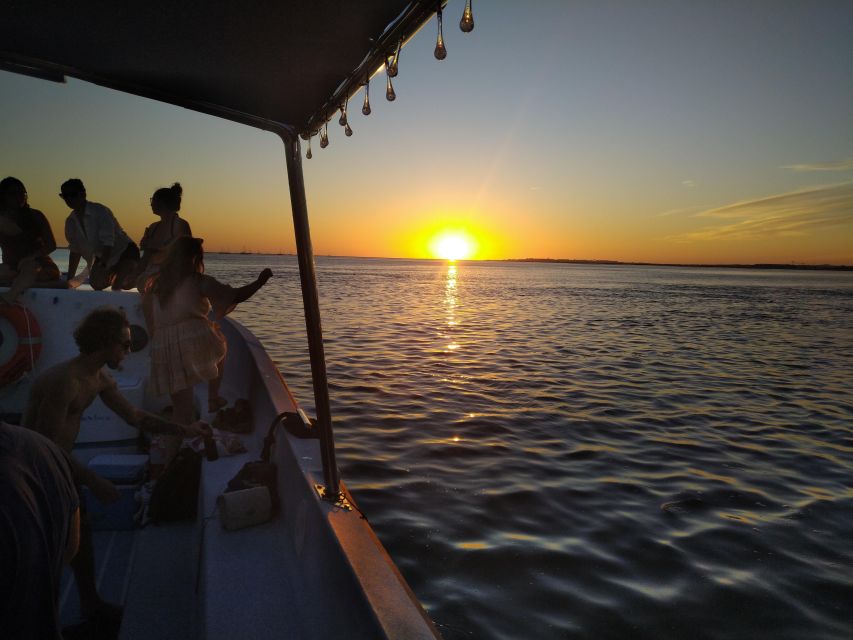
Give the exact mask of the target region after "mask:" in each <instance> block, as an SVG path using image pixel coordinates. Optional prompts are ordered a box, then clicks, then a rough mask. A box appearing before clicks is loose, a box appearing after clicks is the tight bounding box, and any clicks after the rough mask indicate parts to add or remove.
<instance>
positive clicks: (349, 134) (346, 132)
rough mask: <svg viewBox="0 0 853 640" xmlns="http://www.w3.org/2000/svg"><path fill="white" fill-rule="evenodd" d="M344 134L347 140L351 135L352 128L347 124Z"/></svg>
mask: <svg viewBox="0 0 853 640" xmlns="http://www.w3.org/2000/svg"><path fill="white" fill-rule="evenodd" d="M344 133H345V134H346V135H347V138H349V137H350V136H351V135H352V127H351V126H349V122H347V126H346V127H344Z"/></svg>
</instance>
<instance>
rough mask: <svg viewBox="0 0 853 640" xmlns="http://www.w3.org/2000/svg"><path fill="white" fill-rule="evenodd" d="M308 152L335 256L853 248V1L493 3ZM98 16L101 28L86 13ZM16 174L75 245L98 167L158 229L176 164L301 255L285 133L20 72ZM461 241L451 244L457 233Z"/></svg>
mask: <svg viewBox="0 0 853 640" xmlns="http://www.w3.org/2000/svg"><path fill="white" fill-rule="evenodd" d="M463 5H464V2H463V1H462V0H451V1H450V3H449V5H448V7H447V9H446V11H445V42H446V45H447V49H448V56H447V59H446V60H444V61H442V62H439V61H437V60H435V58H434V57H433V54H432V50H433V47H434V44H435V23H434V22H432V23H430V24H429V25H428V26H427V27H426V28H424V29H423V30H422V31H421V32H420V33H419V34H418V35H417V36H416V37H415V38H414V39H413V40H412V41H411V42H410V43H409V44H408V46H407V47H406V48H405V49H404V50H403V52H402V54H401V56H400V65H399V67H400V72H399V76H398V77H397V78H396V79H395V81H394V86H395V90H396V94H397V100H396V101H395V102H393V103H389V102H386V101H385V99H384V88H385V87H384V82H385V76H384V73H382V74H380V75H378V76H376V77H375V78H374V81H373V82H372V83H371V104H372V107H373V113H372V114H371V115H370V116H368V117H365V116H362V115H361V113H360V106H361V99H362V96H361V94H358V95H357V96H356V98H355V100H354V102H353V103H352V105H351V109H350V124H351V125H352V127H353V129H354V132H355V133H354V135H353V136H352V137H351V138H346V137H345V136H344V134H343V129H342V128H341V127H340V126H338V125H337V117H335V118H334V119H333V121H332V123H333V124H331V125H330V126H329V132H330V138H331V143H330V145H329V147H328V148H326V149H320V148H319V144H318V140H316V139H315V140H314V141H313V143H312V150H313V159H311V160H303V164H304V167H305V181H306V188H307V192H308V208H309V214H310V217H311V222H312V236H313V242H314V250H315V252H316V253H317V254H318V255H324V254H332V255H355V256H388V257H433V255H434V254H435V252H436V251H437V250H436V248H435V247H436V242H437V236H440V235H441V234H448V233H455V234H462V235H465V236H467V238H468V239H469V242H470V249H471V255H470V257H472V258H480V259H501V258H526V257H532V258H570V259H611V260H622V261H647V262H686V263H708V262H713V263H730V262H739V263H754V262H779V263H790V262H798V263H844V264H853V2H850V1H849V0H821V1H819V2H809V1H806V0H802V1H784V0H766V1H750V2H720V1H719V0H708V1H700V0H692V1H688V2H685V1H683V0H671V1H660V0H650V1H644V2H637V1H636V0H622V1H611V0H595V1H593V0H587V1H582V2H581V1H570V0H548V1H545V0H538V1H537V2H530V3H528V2H509V1H503V0H474V18H475V25H476V26H475V29H474V31H473V32H472V33H471V34H463V33H461V32H460V30H459V28H458V22H459V17H460V16H461V13H462V8H463ZM81 37H85V34H81ZM0 96H2V101H0V112H2V118H0V137H2V140H3V144H2V149H3V153H2V154H0V173H2V175H3V176H5V175H14V176H17V177H19V178H21V179H22V180H23V181H24V183H25V184H26V185H27V188H28V191H29V194H30V204H31V205H32V206H33V207H35V208H38V209H41V210H42V211H44V212H45V213H46V214H47V216H48V218H49V220H50V221H51V223H52V225H53V228H54V232H55V233H56V234H57V240H58V241H59V243H60V244H64V242H63V238H62V237H61V236H62V230H63V220H64V218H65V216H66V215H67V213H68V211H67V209H66V208H65V206H64V204H63V203H62V201H61V200H60V199H59V198H58V197H57V193H58V191H59V185H60V183H61V182H62V181H63V180H65V179H66V178H69V177H80V178H81V179H82V180H83V181H84V182H85V183H86V185H87V187H88V192H89V198H90V199H91V200H94V201H97V202H103V203H104V204H106V205H108V206H109V207H110V208H112V209H113V211H114V212H115V214H116V216H117V217H118V218H119V220H120V222H121V223H122V225H123V226H124V227H125V229H126V230H127V231H128V233H129V234H130V235H131V236H132V237H134V238H135V239H137V240H138V239H139V238H140V237H141V235H142V231H143V229H144V227H145V226H146V225H147V224H150V223H151V222H153V221H154V220H155V218H154V217H153V215H152V214H151V212H150V209H149V208H148V199H149V197H150V195H151V194H152V192H153V191H154V190H155V189H156V188H157V187H160V186H168V185H169V184H171V183H172V182H174V181H175V180H178V181H180V182H181V183H182V184H183V186H184V207H183V210H182V215H184V217H186V218H187V219H188V220H189V221H190V223H191V224H192V227H193V230H194V231H195V233H196V234H197V235H200V236H202V237H204V238H205V247H206V248H207V249H208V250H209V251H211V250H230V251H243V250H246V251H260V252H292V251H294V250H295V249H294V246H295V245H294V241H293V229H292V224H291V221H290V205H289V196H288V192H287V178H286V173H285V164H284V157H283V150H282V145H281V143H280V141H279V140H278V138H276V137H275V136H274V135H272V134H268V133H263V132H258V131H256V130H253V129H251V128H249V127H246V126H243V125H238V124H233V123H230V122H226V121H224V120H219V119H216V118H213V117H209V116H204V115H200V114H195V113H193V112H190V111H186V110H182V109H180V108H177V107H173V106H168V105H163V104H158V103H156V102H152V101H150V100H145V99H142V98H137V97H133V96H127V95H122V94H119V93H116V92H113V91H109V90H106V89H102V88H99V87H96V86H93V85H88V84H86V83H82V82H79V81H74V80H70V81H69V82H68V83H67V84H65V85H60V84H54V83H50V82H45V81H41V80H36V79H32V78H27V77H23V76H17V75H14V74H10V73H6V72H0ZM439 244H440V243H439Z"/></svg>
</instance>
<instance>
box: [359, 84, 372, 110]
mask: <svg viewBox="0 0 853 640" xmlns="http://www.w3.org/2000/svg"><path fill="white" fill-rule="evenodd" d="M361 112H362V113H363V114H364V115H366V116H369V115H370V80H368V81H367V82H365V83H364V104H363V105H361Z"/></svg>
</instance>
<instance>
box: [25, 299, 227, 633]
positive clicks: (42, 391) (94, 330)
mask: <svg viewBox="0 0 853 640" xmlns="http://www.w3.org/2000/svg"><path fill="white" fill-rule="evenodd" d="M74 340H75V342H76V343H77V346H78V347H79V349H80V355H78V356H76V357H74V358H72V359H71V360H66V361H65V362H61V363H59V364H57V365H54V366H53V367H51V368H50V369H48V370H47V371H45V372H44V373H42V374H41V375H40V376H39V377H38V378H37V379H36V381H35V382H34V383H33V386H32V389H31V390H30V397H29V401H28V402H27V409H26V412H25V413H24V418H23V426H25V427H29V428H30V429H34V430H35V431H38V432H39V433H41V434H43V435H44V436H46V437H47V438H49V439H50V440H53V441H54V442H55V443H56V444H57V445H59V447H60V448H61V449H62V450H63V451H65V452H66V453H68V454H70V453H71V449H72V448H73V447H74V442H75V441H76V440H77V434H78V433H79V432H80V418H81V417H82V415H83V412H84V411H85V410H86V409H87V408H88V407H89V405H90V404H92V402H93V401H94V399H95V396H100V398H101V400H102V401H103V402H104V404H105V405H106V406H107V407H109V408H110V409H112V410H113V411H114V412H115V413H116V414H118V415H119V416H120V417H121V418H123V419H124V420H125V422H127V423H128V424H130V425H132V426H134V427H136V428H138V429H142V430H145V431H148V432H149V433H161V434H169V435H178V436H183V437H186V438H190V437H194V436H203V435H210V433H211V432H210V427H209V426H208V425H207V423H205V422H201V421H199V422H194V423H193V424H190V425H186V426H184V425H180V424H177V423H175V422H170V421H169V420H166V419H164V418H161V417H159V416H157V415H155V414H153V413H149V412H147V411H143V410H141V409H137V408H136V407H134V406H133V405H132V404H131V403H130V402H129V401H128V400H127V399H126V398H125V397H124V396H123V395H121V393H120V392H119V390H118V386H117V385H116V383H115V380H113V379H112V377H111V376H109V375H108V374H107V373H106V372H105V371H104V370H103V367H104V365H107V366H108V367H109V368H111V369H116V368H117V367H118V366H119V364H121V361H122V360H124V357H125V356H126V355H127V353H128V351H130V346H131V339H130V326H129V324H128V321H127V317H126V316H125V314H124V311H121V310H119V309H116V308H113V307H101V308H99V309H95V310H94V311H92V312H91V313H89V315H87V316H86V317H85V318H84V319H83V321H82V322H81V323H80V325H79V326H78V327H77V329H76V330H75V331H74ZM68 457H69V461H70V463H71V467H72V473H73V474H74V480H75V482H76V483H77V484H78V485H85V486H87V487H89V489H90V490H91V491H92V493H93V494H94V496H95V497H96V498H97V499H98V500H100V501H101V502H103V503H109V502H114V501H115V500H118V498H119V496H120V494H119V491H118V489H116V487H115V486H114V485H113V484H112V483H111V482H110V481H109V480H106V479H104V478H102V477H100V476H99V475H97V474H96V473H94V472H93V471H92V470H91V469H89V468H88V467H86V466H85V465H83V464H81V463H80V462H78V461H77V460H75V459H74V457H73V456H71V455H69V456H68ZM80 502H81V504H82V502H83V501H82V497H81V500H80ZM71 567H72V569H73V570H74V577H75V579H76V582H77V588H78V591H79V592H80V610H81V613H82V614H83V616H84V617H87V618H88V617H91V616H96V617H97V616H98V615H99V614H103V615H106V616H112V617H114V618H117V617H119V616H120V610H119V609H118V608H116V607H115V606H113V605H109V604H107V603H105V602H104V601H103V600H101V598H100V596H99V595H98V592H97V587H96V584H95V565H94V555H93V553H92V535H91V529H90V528H89V524H88V521H87V519H86V518H85V517H84V518H82V521H81V528H80V548H79V551H78V553H77V556H76V557H75V558H74V560H73V561H72V562H71Z"/></svg>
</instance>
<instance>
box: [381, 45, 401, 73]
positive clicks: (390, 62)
mask: <svg viewBox="0 0 853 640" xmlns="http://www.w3.org/2000/svg"><path fill="white" fill-rule="evenodd" d="M402 47H403V40H402V39H400V40H398V41H397V48H396V49H395V50H394V54H393V55H390V56H388V59H387V60H386V61H385V71H386V72H387V73H388V75H389V76H391V77H392V78H396V77H397V71H398V70H399V67H398V66H397V64H398V62H399V60H400V49H401V48H402Z"/></svg>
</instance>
